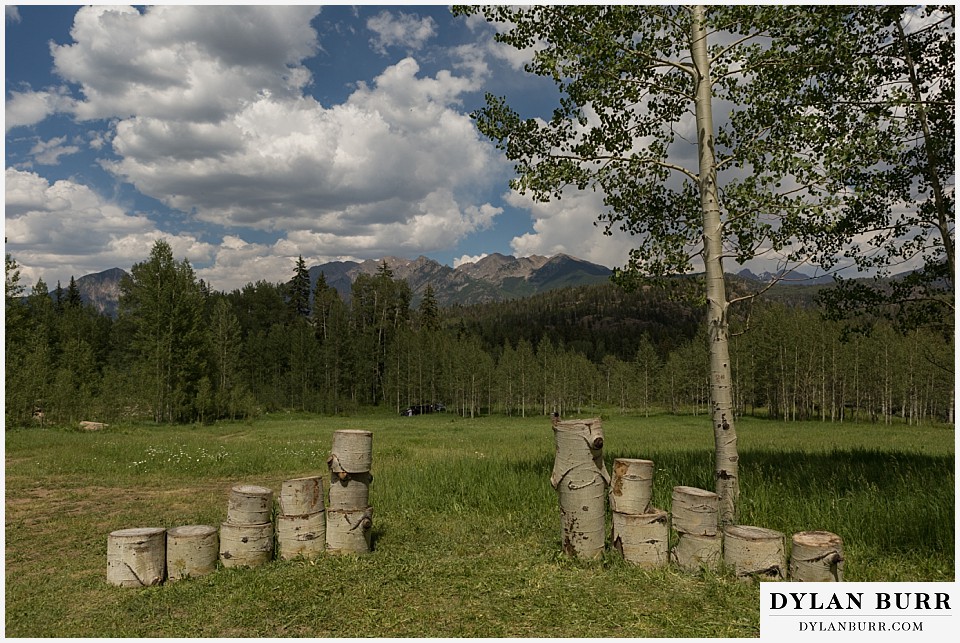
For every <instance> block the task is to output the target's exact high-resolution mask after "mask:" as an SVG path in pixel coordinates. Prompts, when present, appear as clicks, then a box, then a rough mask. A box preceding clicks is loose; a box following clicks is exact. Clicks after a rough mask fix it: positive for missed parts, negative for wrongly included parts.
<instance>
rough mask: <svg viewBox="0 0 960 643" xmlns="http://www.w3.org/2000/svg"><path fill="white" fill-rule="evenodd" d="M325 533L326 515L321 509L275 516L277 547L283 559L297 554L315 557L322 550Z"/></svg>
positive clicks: (324, 542)
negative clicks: (307, 512)
mask: <svg viewBox="0 0 960 643" xmlns="http://www.w3.org/2000/svg"><path fill="white" fill-rule="evenodd" d="M326 535H327V517H326V514H325V512H323V511H318V512H316V513H312V514H308V515H305V516H277V548H278V550H279V555H280V558H282V559H283V560H289V559H291V558H296V557H297V556H302V557H303V558H307V559H312V558H316V557H317V556H319V555H320V554H322V553H323V551H324V548H325V544H326Z"/></svg>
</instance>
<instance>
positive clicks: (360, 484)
mask: <svg viewBox="0 0 960 643" xmlns="http://www.w3.org/2000/svg"><path fill="white" fill-rule="evenodd" d="M372 482H373V476H372V475H371V474H370V473H369V472H367V473H350V474H347V475H346V476H345V477H343V478H341V477H340V475H339V474H336V473H331V474H330V508H331V509H340V510H345V511H363V510H364V509H366V508H367V507H369V506H370V483H372Z"/></svg>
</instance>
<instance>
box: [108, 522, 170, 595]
mask: <svg viewBox="0 0 960 643" xmlns="http://www.w3.org/2000/svg"><path fill="white" fill-rule="evenodd" d="M166 532H167V530H166V529H164V528H163V527H134V528H132V529H120V530H118V531H114V532H111V533H110V535H109V536H108V537H107V582H108V583H110V584H111V585H117V586H118V587H149V586H151V585H158V584H160V583H162V582H163V577H164V572H165V571H166V567H167V538H166Z"/></svg>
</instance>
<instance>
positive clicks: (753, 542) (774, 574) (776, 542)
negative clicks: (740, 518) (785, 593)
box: [723, 525, 787, 580]
mask: <svg viewBox="0 0 960 643" xmlns="http://www.w3.org/2000/svg"><path fill="white" fill-rule="evenodd" d="M723 560H724V562H725V563H726V564H727V565H730V566H731V567H733V569H734V572H735V573H736V575H737V577H738V578H740V579H742V580H750V579H751V578H753V577H759V578H761V580H783V579H784V578H786V571H787V560H786V543H785V537H784V535H783V534H782V533H780V532H779V531H774V530H772V529H764V528H763V527H750V526H747V525H727V526H726V527H724V528H723Z"/></svg>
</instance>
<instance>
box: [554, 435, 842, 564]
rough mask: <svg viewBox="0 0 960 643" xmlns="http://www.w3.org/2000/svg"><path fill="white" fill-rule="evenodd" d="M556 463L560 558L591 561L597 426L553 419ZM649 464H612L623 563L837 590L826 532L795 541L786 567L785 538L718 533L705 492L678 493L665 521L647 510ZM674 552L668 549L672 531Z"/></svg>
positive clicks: (604, 480) (597, 500) (597, 501)
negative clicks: (727, 572) (830, 585)
mask: <svg viewBox="0 0 960 643" xmlns="http://www.w3.org/2000/svg"><path fill="white" fill-rule="evenodd" d="M553 431H554V439H555V445H556V458H555V460H554V466H553V472H552V474H551V477H550V483H551V484H552V485H553V488H554V489H556V490H557V494H558V496H559V501H560V522H561V529H560V531H561V542H562V548H563V551H564V553H566V554H568V555H571V556H574V557H577V558H585V559H590V558H597V557H598V556H600V555H601V553H602V552H603V548H604V539H603V533H604V504H603V496H604V493H603V491H604V490H605V489H606V485H607V484H608V483H610V477H609V475H608V474H607V471H606V467H605V465H604V462H603V428H602V425H601V421H600V418H594V419H590V420H567V421H560V419H559V418H558V417H556V416H554V420H553ZM653 472H654V463H653V462H651V461H650V460H640V459H631V458H617V459H615V460H614V462H613V481H612V485H611V489H610V493H609V497H610V508H611V510H612V514H613V529H612V532H611V542H612V543H613V547H614V548H615V549H616V550H617V551H618V552H619V553H620V554H621V555H622V556H623V557H624V559H626V560H628V561H630V562H632V563H635V564H638V565H642V566H646V567H657V566H661V565H665V564H666V563H667V562H670V561H672V562H673V563H675V564H676V565H678V566H679V567H681V568H683V569H686V570H697V569H700V568H701V567H706V568H710V569H716V568H717V567H719V564H720V562H721V561H723V563H725V564H726V565H727V566H729V567H730V568H732V569H733V571H734V573H735V574H736V575H737V577H738V578H741V579H751V578H757V577H760V578H763V579H764V580H783V579H785V578H787V576H788V573H789V577H790V579H791V580H794V581H809V582H830V581H833V582H837V581H842V580H843V542H842V540H841V539H840V537H839V536H837V535H836V534H833V533H830V532H827V531H802V532H799V533H797V534H794V536H793V539H792V545H793V547H792V550H791V555H790V566H789V569H788V568H787V564H786V561H787V559H786V546H785V544H786V543H785V537H784V535H783V534H782V533H780V532H778V531H774V530H772V529H765V528H762V527H753V526H748V525H727V526H725V527H724V528H723V529H722V531H721V530H720V527H719V522H718V519H719V498H718V497H717V494H715V493H714V492H712V491H706V490H704V489H697V488H695V487H687V486H677V487H674V489H673V497H672V500H673V506H672V512H673V515H672V520H671V514H670V513H668V512H666V511H663V510H661V509H656V508H654V507H651V498H652V495H653ZM671 523H672V527H673V533H674V538H675V541H676V544H675V545H674V547H673V548H672V549H670V548H669V546H668V542H669V536H670V533H671V527H670V525H671Z"/></svg>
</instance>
